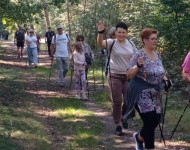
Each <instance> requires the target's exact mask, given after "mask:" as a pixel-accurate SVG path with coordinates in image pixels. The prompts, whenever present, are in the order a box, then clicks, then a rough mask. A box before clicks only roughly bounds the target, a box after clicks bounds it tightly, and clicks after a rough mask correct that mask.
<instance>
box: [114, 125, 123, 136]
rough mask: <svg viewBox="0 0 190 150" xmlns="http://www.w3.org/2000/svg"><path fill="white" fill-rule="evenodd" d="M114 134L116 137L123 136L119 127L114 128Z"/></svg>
mask: <svg viewBox="0 0 190 150" xmlns="http://www.w3.org/2000/svg"><path fill="white" fill-rule="evenodd" d="M115 134H116V135H118V136H121V135H123V132H122V128H121V126H117V127H116V129H115Z"/></svg>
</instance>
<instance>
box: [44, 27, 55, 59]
mask: <svg viewBox="0 0 190 150" xmlns="http://www.w3.org/2000/svg"><path fill="white" fill-rule="evenodd" d="M54 35H55V32H54V31H52V30H51V27H48V31H47V32H46V34H45V42H46V43H47V45H48V54H49V56H50V55H51V53H50V45H51V40H52V37H53V36H54Z"/></svg>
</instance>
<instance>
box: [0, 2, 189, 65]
mask: <svg viewBox="0 0 190 150" xmlns="http://www.w3.org/2000/svg"><path fill="white" fill-rule="evenodd" d="M42 1H44V4H43V3H42ZM44 9H46V10H47V12H48V14H49V18H50V22H51V26H52V27H53V28H54V29H55V27H56V25H57V24H59V23H60V24H63V26H64V30H65V32H68V33H69V34H71V35H70V36H71V38H72V39H73V40H74V39H75V37H76V35H77V34H83V35H84V36H85V40H86V41H87V42H88V43H89V44H90V45H91V47H92V48H93V49H95V50H97V49H98V48H99V47H98V46H97V45H96V36H97V29H96V24H97V22H98V21H99V20H104V21H105V22H106V26H107V27H108V28H109V27H111V26H115V25H116V24H117V23H118V22H120V21H124V22H126V23H127V24H128V26H129V38H130V39H132V40H134V42H135V43H136V44H137V46H138V47H139V48H141V47H142V44H141V41H140V38H139V34H140V31H141V30H142V29H143V28H145V27H152V28H155V29H157V30H158V31H159V47H158V50H159V51H160V53H161V55H162V57H163V60H164V61H165V64H166V65H168V67H172V68H176V67H177V66H178V67H179V66H180V64H181V63H182V61H183V59H184V57H185V55H186V53H187V52H188V50H189V48H190V44H189V40H188V37H189V36H190V15H189V13H190V11H189V9H190V2H189V1H187V0H172V1H171V0H102V1H98V0H1V1H0V13H1V14H2V15H1V20H2V23H3V24H4V26H6V27H7V28H8V29H9V30H13V29H15V28H16V24H34V26H35V28H36V30H38V31H39V32H40V33H41V34H44V32H45V30H46V23H45V20H44V11H43V10H44ZM175 58H178V59H175Z"/></svg>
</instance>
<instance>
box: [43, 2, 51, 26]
mask: <svg viewBox="0 0 190 150" xmlns="http://www.w3.org/2000/svg"><path fill="white" fill-rule="evenodd" d="M41 1H42V5H43V7H44V15H45V21H46V26H47V27H50V20H49V14H48V11H47V8H46V2H45V0H41Z"/></svg>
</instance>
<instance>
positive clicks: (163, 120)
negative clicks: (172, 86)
mask: <svg viewBox="0 0 190 150" xmlns="http://www.w3.org/2000/svg"><path fill="white" fill-rule="evenodd" d="M167 103H168V91H166V101H165V105H164V111H163V119H162V126H161V130H162V132H163V131H164V123H165V115H166V106H167ZM161 140H162V137H160V142H161Z"/></svg>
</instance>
